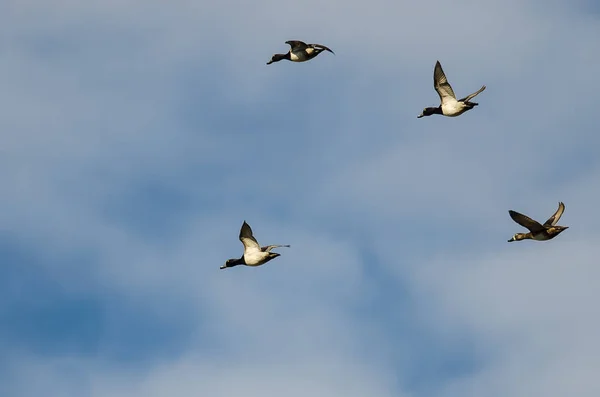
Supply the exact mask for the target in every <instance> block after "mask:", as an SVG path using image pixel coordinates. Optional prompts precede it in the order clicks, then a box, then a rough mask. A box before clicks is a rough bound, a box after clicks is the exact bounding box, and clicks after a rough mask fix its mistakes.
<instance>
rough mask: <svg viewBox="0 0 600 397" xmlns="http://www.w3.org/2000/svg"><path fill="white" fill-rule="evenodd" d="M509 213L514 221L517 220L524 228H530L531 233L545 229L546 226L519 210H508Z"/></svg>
mask: <svg viewBox="0 0 600 397" xmlns="http://www.w3.org/2000/svg"><path fill="white" fill-rule="evenodd" d="M508 214H509V215H510V217H511V218H512V220H513V221H515V222H517V223H518V224H519V225H521V226H523V227H524V228H527V229H529V231H530V232H531V233H536V232H541V231H543V230H545V229H544V226H542V225H540V224H539V222H536V221H534V220H533V219H531V218H530V217H528V216H527V215H523V214H520V213H518V212H517V211H513V210H508Z"/></svg>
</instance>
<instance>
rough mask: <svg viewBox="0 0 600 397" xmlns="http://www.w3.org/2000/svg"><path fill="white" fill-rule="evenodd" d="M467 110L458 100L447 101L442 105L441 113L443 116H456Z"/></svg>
mask: <svg viewBox="0 0 600 397" xmlns="http://www.w3.org/2000/svg"><path fill="white" fill-rule="evenodd" d="M466 110H467V107H466V106H465V104H464V103H462V102H458V101H451V102H450V101H449V102H446V103H444V104H443V105H442V113H443V114H444V116H448V117H456V116H460V115H461V114H463V113H464V112H465V111H466Z"/></svg>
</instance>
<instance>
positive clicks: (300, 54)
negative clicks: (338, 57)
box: [267, 40, 335, 65]
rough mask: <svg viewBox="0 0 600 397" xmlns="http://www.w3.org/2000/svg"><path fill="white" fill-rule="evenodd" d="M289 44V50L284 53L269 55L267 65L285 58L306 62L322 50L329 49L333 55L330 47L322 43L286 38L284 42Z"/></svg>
mask: <svg viewBox="0 0 600 397" xmlns="http://www.w3.org/2000/svg"><path fill="white" fill-rule="evenodd" d="M285 43H286V44H289V45H290V50H289V51H288V52H287V53H285V54H275V55H273V56H272V57H271V60H270V61H269V62H267V65H270V64H272V63H273V62H279V61H281V60H282V59H287V60H288V61H292V62H306V61H308V60H311V59H313V58H314V57H316V56H317V55H319V54H320V53H321V52H323V51H329V52H331V53H332V54H333V55H335V53H334V52H333V51H331V49H329V48H327V47H325V46H324V45H322V44H306V43H305V42H303V41H299V40H288V41H286V42H285Z"/></svg>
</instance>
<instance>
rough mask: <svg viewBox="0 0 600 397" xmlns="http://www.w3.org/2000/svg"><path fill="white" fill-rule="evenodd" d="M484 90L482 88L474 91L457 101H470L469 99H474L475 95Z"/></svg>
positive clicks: (483, 87)
mask: <svg viewBox="0 0 600 397" xmlns="http://www.w3.org/2000/svg"><path fill="white" fill-rule="evenodd" d="M483 90H485V86H482V87H481V88H480V89H479V90H477V91H475V92H474V93H472V94H471V95H467V96H466V97H464V98H462V99H459V100H458V101H459V102H467V101H470V100H471V99H473V98H475V97H476V96H477V95H479V94H480V93H481V91H483Z"/></svg>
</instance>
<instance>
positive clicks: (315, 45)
mask: <svg viewBox="0 0 600 397" xmlns="http://www.w3.org/2000/svg"><path fill="white" fill-rule="evenodd" d="M309 46H311V47H314V48H316V49H318V50H321V51H323V50H325V51H329V52H331V53H332V54H333V55H335V52H333V51H332V50H331V49H330V48H329V47H326V46H324V45H323V44H309Z"/></svg>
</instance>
